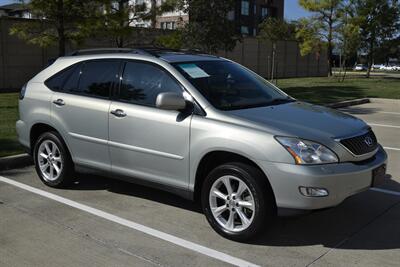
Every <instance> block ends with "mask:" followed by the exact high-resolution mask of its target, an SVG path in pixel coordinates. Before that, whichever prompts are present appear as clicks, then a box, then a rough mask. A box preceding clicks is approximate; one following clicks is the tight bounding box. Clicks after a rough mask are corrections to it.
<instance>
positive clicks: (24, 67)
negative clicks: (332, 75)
mask: <svg viewBox="0 0 400 267" xmlns="http://www.w3.org/2000/svg"><path fill="white" fill-rule="evenodd" d="M20 21H23V20H21V19H15V18H0V90H7V89H18V88H21V87H22V85H23V84H24V83H26V82H27V81H28V80H29V79H31V78H32V77H33V76H34V75H35V74H36V73H38V72H39V71H40V70H41V69H42V68H43V67H45V66H46V65H47V62H48V60H49V59H52V58H56V57H57V48H56V47H52V48H46V49H43V48H40V47H38V46H35V45H29V44H27V43H26V42H24V41H22V40H20V39H18V38H17V37H15V36H10V35H9V29H10V27H11V25H12V24H13V23H18V22H20ZM25 21H26V20H25ZM165 33H166V32H165V31H162V30H150V29H137V30H136V31H135V32H134V34H133V36H132V39H131V43H132V45H134V42H135V40H141V45H144V44H146V43H150V42H151V41H152V40H153V39H154V37H155V36H157V35H160V34H165ZM113 46H114V43H113V42H112V41H110V40H104V39H91V40H87V41H86V42H85V45H84V46H82V47H70V48H69V49H68V50H76V49H78V48H95V47H113ZM271 48H272V45H271V43H270V42H262V41H259V40H258V39H256V38H246V39H244V40H243V42H242V43H238V45H237V46H236V48H235V49H234V50H233V51H232V52H228V53H225V52H222V53H220V54H219V55H221V56H224V57H227V58H230V59H232V60H234V61H237V62H239V63H241V64H243V65H245V66H247V67H249V68H250V69H252V70H254V71H255V72H257V73H259V74H260V75H262V76H264V77H267V78H268V77H269V73H270V72H271V55H272V49H271ZM276 62H277V74H278V76H279V77H305V76H326V75H327V66H326V56H321V57H320V58H319V60H317V59H316V57H315V55H309V56H306V57H301V56H300V54H299V50H298V46H297V43H296V42H279V43H278V45H277V61H276Z"/></svg>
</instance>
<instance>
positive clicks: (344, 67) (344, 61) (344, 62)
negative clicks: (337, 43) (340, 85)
mask: <svg viewBox="0 0 400 267" xmlns="http://www.w3.org/2000/svg"><path fill="white" fill-rule="evenodd" d="M342 64H343V76H342V82H344V79H345V78H346V73H347V70H346V58H344V59H343V63H342Z"/></svg>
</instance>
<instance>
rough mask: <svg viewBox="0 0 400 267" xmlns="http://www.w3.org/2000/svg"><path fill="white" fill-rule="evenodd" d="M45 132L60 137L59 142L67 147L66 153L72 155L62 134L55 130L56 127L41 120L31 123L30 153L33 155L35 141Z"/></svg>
mask: <svg viewBox="0 0 400 267" xmlns="http://www.w3.org/2000/svg"><path fill="white" fill-rule="evenodd" d="M45 132H55V133H57V134H58V135H59V136H60V138H61V142H63V143H64V145H65V147H66V148H67V151H68V153H69V154H70V156H71V157H72V154H71V150H70V149H69V147H68V144H67V142H66V140H65V138H64V137H63V136H62V134H61V133H60V132H59V131H57V129H56V128H54V127H53V126H51V125H50V124H47V123H43V122H37V123H35V124H33V125H32V127H31V129H30V131H29V142H30V152H31V153H32V155H33V152H34V149H35V143H36V141H37V140H38V138H39V137H40V135H42V134H43V133H45Z"/></svg>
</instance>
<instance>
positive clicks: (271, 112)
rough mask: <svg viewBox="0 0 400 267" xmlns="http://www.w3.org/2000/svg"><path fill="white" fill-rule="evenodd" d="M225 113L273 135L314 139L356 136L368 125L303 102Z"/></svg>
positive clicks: (328, 109)
mask: <svg viewBox="0 0 400 267" xmlns="http://www.w3.org/2000/svg"><path fill="white" fill-rule="evenodd" d="M227 113H228V114H229V115H230V116H233V117H235V118H236V119H239V120H242V121H243V122H246V124H248V123H253V124H254V123H255V124H257V126H258V127H262V128H264V129H266V130H267V131H268V132H270V133H272V134H275V135H286V136H295V137H300V138H305V139H310V140H314V141H318V140H321V141H322V140H323V139H325V138H329V139H332V138H340V137H345V136H350V135H356V134H359V133H360V132H361V131H363V130H365V129H366V128H368V126H367V124H366V123H365V122H363V121H362V120H360V119H358V118H356V117H353V116H351V115H347V114H345V113H342V112H339V111H337V110H334V109H330V108H326V107H322V106H317V105H312V104H308V103H304V102H290V103H286V104H281V105H274V106H267V107H259V108H250V109H241V110H232V111H228V112H227Z"/></svg>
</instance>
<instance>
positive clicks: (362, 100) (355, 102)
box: [325, 98, 371, 108]
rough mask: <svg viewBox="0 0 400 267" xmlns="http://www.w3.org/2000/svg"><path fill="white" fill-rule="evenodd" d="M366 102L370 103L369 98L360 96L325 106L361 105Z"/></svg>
mask: <svg viewBox="0 0 400 267" xmlns="http://www.w3.org/2000/svg"><path fill="white" fill-rule="evenodd" d="M366 103H371V100H370V99H369V98H360V99H354V100H347V101H342V102H337V103H332V104H327V105H325V106H326V107H329V108H345V107H349V106H355V105H361V104H366Z"/></svg>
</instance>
